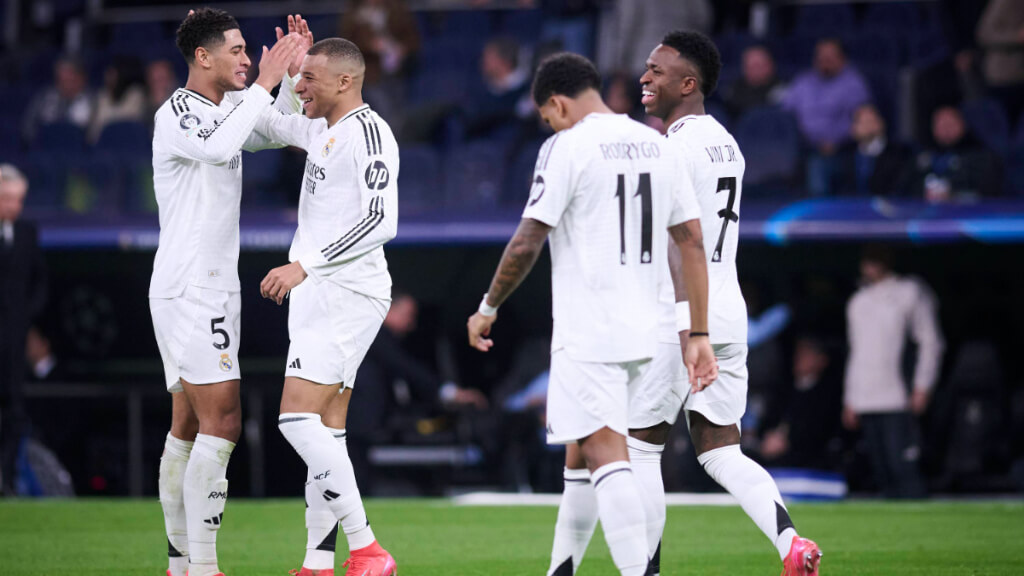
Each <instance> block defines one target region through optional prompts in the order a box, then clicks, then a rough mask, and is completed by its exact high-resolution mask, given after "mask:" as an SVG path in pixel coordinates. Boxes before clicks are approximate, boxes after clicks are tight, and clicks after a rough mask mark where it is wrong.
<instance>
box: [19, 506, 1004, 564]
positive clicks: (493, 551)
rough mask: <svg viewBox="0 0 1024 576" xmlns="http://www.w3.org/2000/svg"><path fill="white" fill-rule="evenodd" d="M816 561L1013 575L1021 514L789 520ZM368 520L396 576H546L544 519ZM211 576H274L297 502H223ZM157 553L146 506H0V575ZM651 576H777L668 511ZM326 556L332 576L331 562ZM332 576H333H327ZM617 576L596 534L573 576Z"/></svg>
mask: <svg viewBox="0 0 1024 576" xmlns="http://www.w3.org/2000/svg"><path fill="white" fill-rule="evenodd" d="M790 510H791V513H792V516H793V519H794V521H795V522H796V524H797V527H798V528H799V529H800V531H801V533H803V534H805V535H807V536H809V537H812V538H814V539H816V540H817V541H818V543H819V544H820V545H821V547H822V549H823V550H824V552H825V557H824V559H823V563H822V571H821V573H822V574H823V575H827V576H831V575H836V576H838V575H841V574H842V575H851V574H872V575H876V574H877V575H883V574H885V575H887V574H899V575H907V574H921V575H925V574H927V575H931V576H934V575H943V574H949V575H954V574H955V575H958V576H962V575H971V574H977V575H986V576H988V575H997V574H1006V575H1021V574H1024V502H953V503H943V502H934V503H885V502H849V503H842V504H827V505H826V504H803V505H794V506H792V507H791V509H790ZM367 512H368V514H369V516H370V519H371V520H372V522H373V526H374V530H375V532H376V534H377V537H378V539H379V540H380V541H381V543H382V544H383V545H384V546H385V547H386V548H388V549H389V550H390V551H391V553H392V554H394V556H395V558H396V559H397V561H398V571H399V574H400V576H435V575H436V576H441V575H444V576H461V575H471V574H480V575H489V576H491V575H495V576H497V575H520V574H523V575H535V576H542V575H543V574H544V572H545V570H546V568H547V565H548V554H549V551H550V546H551V534H552V530H553V527H554V522H555V515H556V509H555V508H553V507H507V508H505V507H456V506H452V505H451V504H449V503H448V502H447V501H444V500H376V501H375V500H371V501H369V502H368V503H367ZM225 520H226V522H225V525H224V528H223V529H222V530H221V531H220V535H219V536H218V539H219V550H220V561H221V563H220V566H221V569H222V570H224V571H225V572H226V573H227V574H228V575H229V576H262V575H266V576H284V575H286V574H287V572H288V569H290V568H297V567H298V566H299V563H300V562H301V560H302V554H303V548H304V545H305V530H304V528H303V505H302V502H301V501H300V500H244V499H235V500H232V501H230V502H228V507H227V511H226V514H225ZM165 553H166V540H165V537H164V532H163V520H162V516H161V512H160V505H159V503H158V502H157V501H156V500H155V499H153V500H92V499H83V500H72V501H25V500H22V501H18V500H14V501H11V500H8V501H0V574H3V575H4V576H30V575H31V576H47V575H53V576H71V575H74V576H87V575H101V574H102V575H121V574H132V575H149V576H163V574H164V569H165V568H166V559H165V557H164V554H165ZM662 554H663V555H662V574H665V575H667V576H668V575H684V574H707V575H711V574H728V575H737V574H744V575H745V574H758V575H759V574H766V575H767V574H778V573H779V572H780V568H779V566H780V565H779V561H778V557H777V555H776V554H775V550H774V549H773V548H772V547H771V546H770V545H769V544H768V542H767V541H766V540H765V539H764V537H763V536H762V535H761V534H760V532H758V531H757V529H756V528H755V527H754V525H753V524H752V523H751V522H750V521H749V520H748V519H747V517H746V516H745V515H744V514H743V512H742V510H740V509H739V508H738V507H725V508H721V507H672V508H669V514H668V526H667V528H666V532H665V538H664V547H663V552H662ZM345 557H346V555H345V545H344V541H342V542H341V543H340V544H339V554H338V567H339V568H340V566H341V562H342V561H344V559H345ZM340 574H342V572H339V576H340ZM614 574H616V571H615V568H614V566H613V565H612V562H611V559H610V556H609V555H608V549H607V546H606V545H605V543H604V540H603V537H602V536H601V533H600V530H599V531H598V533H597V534H596V535H595V537H594V540H592V541H591V544H590V548H589V550H588V553H587V558H586V559H585V560H584V562H583V565H582V566H581V568H580V571H579V575H580V576H590V575H593V576H598V575H607V576H613V575H614Z"/></svg>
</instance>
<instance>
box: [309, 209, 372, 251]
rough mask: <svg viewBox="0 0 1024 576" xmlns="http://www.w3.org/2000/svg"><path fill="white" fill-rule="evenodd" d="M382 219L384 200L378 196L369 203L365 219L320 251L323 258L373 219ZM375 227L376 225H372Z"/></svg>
mask: <svg viewBox="0 0 1024 576" xmlns="http://www.w3.org/2000/svg"><path fill="white" fill-rule="evenodd" d="M383 217H384V199H383V198H382V197H380V196H377V197H375V198H374V199H373V200H371V201H370V210H369V213H368V214H367V215H366V217H364V218H362V219H361V220H359V221H358V222H356V224H355V225H354V227H352V228H351V229H350V230H349V231H348V232H346V233H345V234H344V235H343V236H342V237H341V238H339V239H338V240H336V241H334V242H332V243H331V245H330V246H328V247H327V248H324V249H323V250H321V253H323V254H324V255H325V256H326V255H328V254H329V253H330V252H333V251H334V250H335V249H336V248H337V247H338V246H339V245H342V244H344V243H346V242H347V241H348V240H349V239H350V238H351V237H352V236H354V235H356V234H358V233H359V232H360V231H361V230H362V228H364V227H366V225H368V224H370V223H372V222H373V220H375V219H383ZM374 225H376V224H374Z"/></svg>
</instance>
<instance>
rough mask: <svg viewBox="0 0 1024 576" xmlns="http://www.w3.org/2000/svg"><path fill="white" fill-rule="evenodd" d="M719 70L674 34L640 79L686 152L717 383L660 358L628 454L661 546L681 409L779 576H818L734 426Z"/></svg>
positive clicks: (733, 309) (668, 337) (741, 341)
mask: <svg viewBox="0 0 1024 576" xmlns="http://www.w3.org/2000/svg"><path fill="white" fill-rule="evenodd" d="M721 66H722V65H721V58H720V56H719V54H718V49H717V48H716V47H715V45H714V43H713V42H712V41H711V40H710V39H708V38H707V37H706V36H704V35H703V34H700V33H697V32H671V33H669V34H667V35H666V36H665V38H664V39H663V40H662V43H661V44H660V45H659V46H657V47H655V49H654V50H653V51H652V52H651V55H650V57H649V58H648V60H647V71H646V72H645V73H644V74H643V76H642V77H641V78H640V83H641V85H642V88H643V96H642V99H643V100H642V101H643V105H644V108H645V110H646V111H647V113H648V114H650V115H652V116H655V117H657V118H660V119H661V120H662V121H664V124H665V126H666V127H667V128H666V137H667V138H668V143H669V145H671V146H673V147H676V148H677V149H678V150H679V151H681V152H682V157H683V159H684V162H685V165H686V168H687V170H686V173H687V174H689V175H690V177H691V178H693V188H694V190H695V191H696V193H697V200H698V201H699V202H700V207H701V228H702V229H703V232H704V237H705V238H707V242H706V243H705V250H706V253H707V262H708V280H709V283H710V287H709V289H710V293H709V299H710V301H709V306H710V309H709V313H708V325H709V328H710V332H711V344H712V345H713V346H714V350H715V357H716V358H717V359H718V366H719V377H718V380H717V381H716V382H715V385H714V386H712V387H710V388H708V389H706V390H702V391H700V392H695V393H694V392H689V393H688V392H687V390H686V387H685V385H684V383H685V381H686V367H685V366H683V365H682V364H681V363H679V362H675V361H670V362H659V358H658V357H656V358H655V367H654V368H652V371H651V372H650V373H649V375H650V376H651V378H649V379H647V380H646V381H645V383H644V385H643V386H641V387H640V388H638V396H636V397H634V398H631V403H630V422H629V427H630V440H629V441H630V447H631V452H630V454H631V457H632V459H633V466H634V469H635V470H637V477H638V479H639V480H640V483H641V484H642V485H643V486H644V495H645V504H646V505H647V508H646V510H647V516H648V521H649V522H650V525H649V532H648V534H649V537H650V538H651V539H652V540H654V539H655V538H656V541H657V542H659V544H660V539H661V532H662V530H663V528H664V524H665V502H664V485H663V484H662V481H661V466H660V454H661V451H662V450H663V448H664V444H665V440H666V439H667V437H668V433H669V430H670V428H671V426H672V424H673V423H674V422H675V420H676V415H677V414H678V413H679V409H680V406H682V408H683V409H684V410H685V413H686V421H687V424H688V425H689V428H690V437H691V439H692V440H693V444H694V449H695V450H696V452H697V460H698V461H699V462H700V463H701V465H702V466H704V469H705V470H706V471H707V473H708V475H710V476H711V477H712V478H714V479H715V481H717V482H718V483H719V484H721V485H722V487H724V488H725V489H726V490H728V491H729V493H731V494H732V495H733V496H735V497H736V499H737V500H739V502H740V505H741V506H742V507H743V510H744V511H745V512H746V513H747V515H748V516H750V518H751V519H752V520H753V521H754V523H755V524H757V527H758V528H760V529H761V531H762V532H763V533H764V534H765V536H767V537H768V539H769V540H770V541H771V542H772V544H773V545H774V546H775V547H776V549H777V550H778V552H779V556H780V558H781V559H782V561H783V574H784V575H797V574H800V575H814V574H817V573H818V565H819V562H820V559H821V550H820V549H819V548H818V546H817V544H815V543H814V542H812V541H811V540H808V539H805V538H800V537H799V536H798V535H797V532H796V529H795V528H794V526H793V523H792V521H791V520H790V517H789V513H788V512H787V510H786V507H785V504H784V503H783V501H782V496H781V495H780V494H779V489H778V487H776V485H775V481H774V480H773V479H772V477H771V476H770V475H769V474H768V472H766V471H765V470H764V468H762V467H761V466H760V465H758V464H757V463H756V462H754V461H753V460H751V459H750V458H748V457H747V456H745V455H744V454H743V453H742V452H741V451H740V445H739V444H740V429H739V421H740V418H741V417H742V416H743V413H744V411H745V410H746V403H747V366H746V359H747V308H746V303H745V302H744V300H743V294H742V293H741V292H740V285H739V280H738V279H737V275H736V252H737V247H738V243H739V215H740V197H741V195H742V191H743V171H744V166H745V164H744V159H743V154H742V153H741V152H740V149H739V147H738V146H737V144H736V140H735V139H733V137H732V135H731V134H729V132H728V131H726V130H725V128H723V127H722V125H721V124H719V123H718V121H717V120H715V119H714V118H713V117H711V116H709V115H708V114H706V113H705V111H704V98H705V97H707V96H709V95H710V94H711V93H712V91H714V89H715V85H716V84H717V83H718V76H719V72H720V71H721ZM672 296H673V293H672V289H671V287H670V286H667V285H665V286H663V287H662V298H661V315H662V318H663V319H665V320H666V322H663V326H662V330H661V331H660V332H661V333H660V335H659V339H660V340H661V342H662V344H661V346H663V347H665V346H667V347H669V348H672V347H674V346H675V343H676V342H677V340H676V338H675V336H676V331H677V330H679V331H681V332H680V333H681V334H685V333H686V330H688V329H689V326H688V325H687V319H686V317H685V308H684V309H681V310H676V311H673V306H678V304H674V302H673V300H674V298H673V297H672ZM680 312H682V313H680ZM673 320H676V321H677V325H676V326H675V327H673V326H672V323H673V322H672V321H673ZM690 335H691V337H692V332H691V333H690ZM676 356H678V354H677V353H669V354H666V355H665V356H664V358H666V359H671V360H674V359H675V357H676ZM651 544H652V545H654V543H653V542H652V543H651ZM659 550H660V547H659Z"/></svg>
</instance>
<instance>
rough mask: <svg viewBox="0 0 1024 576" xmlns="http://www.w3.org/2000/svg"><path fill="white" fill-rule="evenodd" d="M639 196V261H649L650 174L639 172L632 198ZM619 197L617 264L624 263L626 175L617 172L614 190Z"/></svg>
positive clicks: (651, 240) (650, 239) (643, 262)
mask: <svg viewBox="0 0 1024 576" xmlns="http://www.w3.org/2000/svg"><path fill="white" fill-rule="evenodd" d="M637 196H639V197H640V215H641V216H640V218H641V220H640V263H641V264H650V263H651V245H652V244H653V237H654V230H653V224H652V220H653V212H654V210H653V207H652V206H651V175H650V173H648V172H644V173H642V174H640V182H639V184H638V185H637V190H636V194H635V195H634V196H633V197H634V198H635V197H637ZM615 197H616V198H618V199H619V264H622V265H623V266H625V265H626V175H625V174H619V185H618V188H617V189H616V191H615Z"/></svg>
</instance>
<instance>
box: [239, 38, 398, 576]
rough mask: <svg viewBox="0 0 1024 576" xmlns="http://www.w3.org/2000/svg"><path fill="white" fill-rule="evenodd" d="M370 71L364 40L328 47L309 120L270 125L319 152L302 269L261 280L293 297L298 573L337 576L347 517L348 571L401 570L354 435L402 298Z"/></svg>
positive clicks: (394, 155) (312, 72) (291, 391)
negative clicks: (360, 400)
mask: <svg viewBox="0 0 1024 576" xmlns="http://www.w3.org/2000/svg"><path fill="white" fill-rule="evenodd" d="M365 72H366V65H365V62H364V60H363V55H362V53H361V52H360V51H359V49H358V48H357V47H356V45H355V44H353V43H352V42H349V41H348V40H343V39H341V38H328V39H326V40H321V41H320V42H317V43H316V44H314V45H313V47H312V48H310V50H309V52H308V54H307V55H306V57H305V59H304V60H303V63H302V68H301V70H300V73H301V78H300V79H299V81H298V83H297V84H296V85H295V90H296V93H297V94H298V96H299V98H300V100H301V101H302V107H303V109H304V110H305V111H306V115H305V116H304V117H303V116H296V115H283V114H270V115H267V116H266V117H264V119H262V120H261V121H260V123H259V124H258V129H259V130H261V131H263V132H265V133H266V134H267V135H268V136H270V137H271V138H272V139H274V140H277V141H281V142H285V143H287V144H290V145H292V146H297V147H299V148H302V149H304V150H306V152H307V156H306V170H305V175H304V177H303V183H302V190H301V194H300V197H299V223H298V229H297V230H296V232H295V238H294V240H293V241H292V246H291V250H290V251H289V254H288V259H289V261H290V262H291V263H290V264H287V265H285V266H281V267H278V268H275V269H273V270H271V271H270V272H269V273H268V274H267V276H266V278H264V279H263V282H262V283H261V284H260V292H261V293H262V294H263V296H264V297H265V298H270V299H272V300H274V301H275V302H277V303H278V304H281V303H282V302H283V300H284V298H285V296H286V295H288V294H289V291H290V296H289V310H288V335H289V338H290V339H291V346H290V347H289V349H288V358H287V368H286V370H285V379H284V392H283V394H282V395H281V414H280V418H279V420H278V428H279V429H280V430H281V433H282V434H283V435H284V437H285V438H286V439H287V440H288V442H289V443H290V444H291V445H292V447H294V448H295V451H296V452H298V454H299V456H301V457H302V459H303V461H304V462H305V463H306V465H307V467H308V471H307V482H306V503H307V505H308V506H309V508H308V510H307V513H306V527H307V544H306V557H305V559H304V561H303V564H302V569H301V570H300V571H297V572H296V571H293V573H297V574H300V575H302V576H313V575H317V576H331V575H333V573H334V540H335V537H336V530H337V526H338V524H339V522H340V524H341V529H342V531H343V532H344V533H345V536H346V538H347V539H348V546H349V554H350V556H349V559H348V561H346V562H345V565H346V566H347V567H348V571H347V572H346V574H348V575H350V576H353V575H354V576H363V575H366V576H371V575H372V576H390V575H392V574H394V572H395V560H394V558H392V557H391V555H390V554H388V552H387V551H386V550H384V549H383V548H382V547H381V546H380V544H378V543H377V540H376V538H375V537H374V534H373V530H372V529H371V528H370V523H369V522H368V521H367V519H366V512H365V511H364V509H363V503H362V499H361V498H360V495H359V489H358V487H357V486H356V479H355V475H354V473H353V470H352V463H351V461H350V460H349V457H348V452H347V450H346V447H345V440H344V438H345V416H346V413H347V410H348V403H349V399H350V398H351V395H352V388H353V386H354V385H355V377H356V370H357V369H358V368H359V364H360V363H361V362H362V360H363V358H364V357H365V356H366V351H367V349H368V348H369V347H370V344H371V343H373V340H374V338H375V337H376V336H377V332H378V330H379V329H380V327H381V324H382V323H383V321H384V316H385V315H386V314H387V311H388V308H389V306H390V303H391V275H390V274H389V273H388V265H387V261H386V260H385V258H384V248H383V246H384V244H385V243H386V242H388V241H389V240H391V239H392V238H394V237H395V234H396V229H397V225H398V187H397V184H398V144H397V143H396V142H395V138H394V135H393V134H392V133H391V128H390V127H389V126H388V124H387V123H386V122H385V121H384V120H383V119H381V117H380V116H378V115H377V113H376V112H374V111H373V110H371V109H370V107H369V106H368V105H367V104H364V103H363V98H362V86H363V78H364V76H365ZM307 279H308V280H307Z"/></svg>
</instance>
